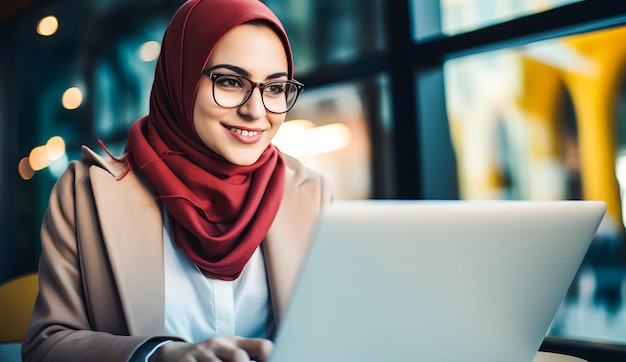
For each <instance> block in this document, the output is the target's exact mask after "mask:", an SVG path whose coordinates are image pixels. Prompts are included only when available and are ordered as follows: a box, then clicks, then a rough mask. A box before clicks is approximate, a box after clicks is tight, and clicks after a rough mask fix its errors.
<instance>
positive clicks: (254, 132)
mask: <svg viewBox="0 0 626 362" xmlns="http://www.w3.org/2000/svg"><path fill="white" fill-rule="evenodd" d="M230 130H231V131H233V132H236V133H237V134H240V135H242V136H248V137H252V136H256V135H257V134H259V132H257V131H246V130H243V129H239V128H235V127H230Z"/></svg>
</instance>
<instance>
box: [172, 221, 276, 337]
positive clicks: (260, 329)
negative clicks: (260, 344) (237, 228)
mask: <svg viewBox="0 0 626 362" xmlns="http://www.w3.org/2000/svg"><path fill="white" fill-rule="evenodd" d="M163 243H164V263H165V333H166V334H169V335H174V336H179V337H181V338H183V339H185V340H186V341H188V342H193V343H196V342H201V341H204V340H207V339H209V338H214V337H224V336H232V335H237V336H241V337H247V338H269V337H271V335H272V332H273V328H274V320H273V315H272V308H271V303H270V295H269V286H268V282H267V273H266V270H265V261H264V258H263V253H262V252H261V248H260V247H259V248H257V249H256V250H255V252H254V254H253V255H252V257H251V258H250V260H249V261H248V263H247V264H246V266H245V268H244V270H243V272H242V273H241V275H240V276H239V278H237V279H236V280H234V281H225V280H219V279H212V278H208V277H206V276H204V274H202V272H201V271H200V270H199V269H198V267H197V266H196V265H195V264H194V263H193V262H191V260H190V259H189V258H188V257H187V255H186V254H185V253H184V251H182V250H181V249H180V248H179V247H178V246H176V245H175V244H174V243H173V241H172V239H171V237H170V233H169V217H168V215H167V213H166V212H164V222H163Z"/></svg>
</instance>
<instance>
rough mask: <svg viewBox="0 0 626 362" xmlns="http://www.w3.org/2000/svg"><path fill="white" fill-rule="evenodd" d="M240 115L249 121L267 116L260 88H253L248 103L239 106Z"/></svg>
mask: <svg viewBox="0 0 626 362" xmlns="http://www.w3.org/2000/svg"><path fill="white" fill-rule="evenodd" d="M238 112H239V114H240V115H241V116H242V117H244V118H246V119H248V120H255V119H259V118H262V117H264V116H265V113H266V110H265V106H264V105H263V99H262V97H261V89H259V87H254V88H252V94H250V98H248V100H247V101H246V103H244V104H242V105H241V106H239V110H238Z"/></svg>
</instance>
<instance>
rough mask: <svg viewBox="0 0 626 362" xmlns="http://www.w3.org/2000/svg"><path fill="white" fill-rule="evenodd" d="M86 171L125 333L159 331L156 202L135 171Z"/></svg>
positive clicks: (160, 286) (158, 213)
mask: <svg viewBox="0 0 626 362" xmlns="http://www.w3.org/2000/svg"><path fill="white" fill-rule="evenodd" d="M89 174H90V178H91V182H92V187H93V193H94V198H95V202H96V205H97V210H98V215H99V220H100V226H101V230H102V237H103V240H104V244H105V247H106V250H107V252H108V255H109V259H110V264H111V269H112V272H113V276H114V278H115V281H116V284H117V285H116V286H117V289H118V292H119V295H120V299H121V303H122V307H123V309H124V314H125V317H126V321H127V323H128V329H129V332H130V334H131V335H138V334H153V333H162V332H163V323H164V310H165V306H164V274H163V226H162V225H163V224H162V215H161V210H160V209H159V203H157V202H155V200H154V194H153V193H152V191H151V190H150V189H149V188H148V186H147V185H148V184H147V183H144V182H142V181H141V180H140V179H139V178H138V176H137V174H136V173H135V172H132V171H131V172H129V173H128V174H127V175H126V176H124V177H123V178H121V179H119V180H118V179H116V177H115V176H113V175H112V174H111V173H110V172H108V171H107V170H105V169H103V168H100V167H90V169H89Z"/></svg>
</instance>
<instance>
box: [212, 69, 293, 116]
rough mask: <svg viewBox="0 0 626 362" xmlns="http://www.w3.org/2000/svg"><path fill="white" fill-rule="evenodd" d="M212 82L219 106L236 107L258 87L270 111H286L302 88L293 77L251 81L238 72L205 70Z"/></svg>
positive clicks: (214, 97)
mask: <svg viewBox="0 0 626 362" xmlns="http://www.w3.org/2000/svg"><path fill="white" fill-rule="evenodd" d="M203 74H205V75H207V76H208V77H209V79H211V81H212V82H213V99H214V100H215V103H217V104H218V105H219V106H220V107H224V108H237V107H239V106H241V105H243V104H244V103H246V102H247V101H248V99H250V96H252V91H254V89H255V88H259V89H260V91H261V100H262V101H263V106H264V107H265V109H266V110H267V111H268V112H271V113H277V114H280V113H286V112H288V111H289V110H290V109H291V108H292V107H293V105H294V104H295V103H296V99H298V95H299V94H300V92H302V90H304V84H302V83H300V82H298V81H297V80H295V79H291V80H277V81H274V80H273V81H269V82H264V83H257V82H253V81H251V80H250V79H248V78H246V77H244V76H242V75H239V74H228V73H214V72H211V71H205V72H204V73H203Z"/></svg>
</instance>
